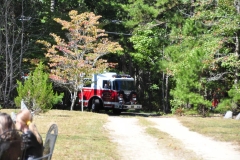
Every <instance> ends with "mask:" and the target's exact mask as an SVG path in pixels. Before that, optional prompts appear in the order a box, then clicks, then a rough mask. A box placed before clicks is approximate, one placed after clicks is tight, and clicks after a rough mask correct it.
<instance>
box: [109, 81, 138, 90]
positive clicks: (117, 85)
mask: <svg viewBox="0 0 240 160" xmlns="http://www.w3.org/2000/svg"><path fill="white" fill-rule="evenodd" d="M113 90H130V91H132V90H135V85H134V81H126V80H115V81H113Z"/></svg>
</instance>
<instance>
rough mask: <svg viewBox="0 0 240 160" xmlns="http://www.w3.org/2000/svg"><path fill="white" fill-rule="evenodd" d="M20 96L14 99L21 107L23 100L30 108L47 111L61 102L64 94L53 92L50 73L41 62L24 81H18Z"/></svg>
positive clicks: (36, 111) (35, 110) (37, 111)
mask: <svg viewBox="0 0 240 160" xmlns="http://www.w3.org/2000/svg"><path fill="white" fill-rule="evenodd" d="M17 84H18V87H17V92H18V96H17V97H16V98H15V99H14V101H15V103H16V105H17V106H19V107H20V104H21V101H22V100H23V101H24V102H25V104H26V106H27V107H28V109H29V110H31V111H33V112H35V113H39V112H46V111H48V110H49V109H51V108H52V107H53V105H54V104H57V103H59V102H60V101H61V100H62V98H63V94H60V95H58V94H57V93H54V92H53V87H52V83H51V82H50V80H49V75H48V74H47V73H45V72H44V65H43V64H42V63H40V64H39V65H38V67H37V68H36V69H35V70H34V72H33V73H30V74H29V76H28V77H27V79H26V80H25V81H24V82H21V81H17Z"/></svg>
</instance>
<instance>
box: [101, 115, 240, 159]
mask: <svg viewBox="0 0 240 160" xmlns="http://www.w3.org/2000/svg"><path fill="white" fill-rule="evenodd" d="M146 119H147V120H149V121H152V122H154V123H155V126H154V127H156V128H157V129H159V130H160V131H162V132H166V133H167V134H169V135H170V136H171V137H172V139H177V140H179V141H181V143H182V144H183V147H184V149H186V150H189V151H190V152H189V156H188V155H186V154H185V155H184V156H181V154H174V153H173V151H172V150H171V151H169V150H168V148H167V147H164V146H167V145H168V144H165V145H163V144H162V142H161V141H160V140H159V139H156V138H154V137H151V136H150V135H148V134H147V133H146V132H145V129H144V127H142V126H141V125H139V120H138V119H137V118H129V117H128V118H127V117H114V116H112V117H109V122H108V123H107V124H106V125H105V128H106V129H107V130H108V131H109V133H110V135H111V137H110V138H111V139H112V141H113V142H115V143H116V144H117V145H118V150H119V154H120V155H121V157H120V159H121V160H136V159H138V160H193V159H194V160H239V159H240V152H238V151H237V150H236V148H237V147H236V146H233V145H232V144H230V143H225V142H218V141H214V140H212V139H211V138H209V137H205V136H203V135H200V134H198V133H196V132H192V131H189V130H188V128H186V127H184V126H183V125H182V124H181V123H180V122H179V121H178V120H177V119H175V118H146ZM163 143H166V142H163ZM176 152H177V151H176ZM193 154H194V156H193Z"/></svg>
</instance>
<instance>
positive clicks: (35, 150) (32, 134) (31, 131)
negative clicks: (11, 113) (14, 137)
mask: <svg viewBox="0 0 240 160" xmlns="http://www.w3.org/2000/svg"><path fill="white" fill-rule="evenodd" d="M32 120H33V118H32V114H31V112H30V111H29V110H27V109H24V110H21V111H20V112H19V113H18V114H17V117H16V128H17V129H19V130H21V131H22V132H23V142H24V144H25V153H24V155H23V160H31V159H34V158H39V157H42V152H43V141H42V137H41V135H40V134H39V133H38V130H37V127H36V126H35V124H33V123H32Z"/></svg>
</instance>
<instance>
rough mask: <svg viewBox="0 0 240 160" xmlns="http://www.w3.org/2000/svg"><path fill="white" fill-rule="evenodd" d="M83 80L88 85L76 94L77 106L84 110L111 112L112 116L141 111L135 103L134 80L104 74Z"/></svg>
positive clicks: (115, 74) (140, 106)
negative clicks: (82, 107) (86, 81)
mask: <svg viewBox="0 0 240 160" xmlns="http://www.w3.org/2000/svg"><path fill="white" fill-rule="evenodd" d="M85 80H88V81H89V83H86V84H88V85H86V86H84V87H83V88H82V91H79V92H78V104H79V105H81V104H83V106H84V108H88V109H89V110H92V111H93V112H99V110H112V111H113V113H114V114H120V113H121V112H122V111H126V110H140V109H142V105H140V104H138V103H137V93H136V91H135V85H134V79H133V78H132V77H131V76H130V75H121V74H117V73H114V72H106V73H103V74H94V75H93V76H92V79H85ZM82 93H83V94H82ZM82 99H83V102H82Z"/></svg>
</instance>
